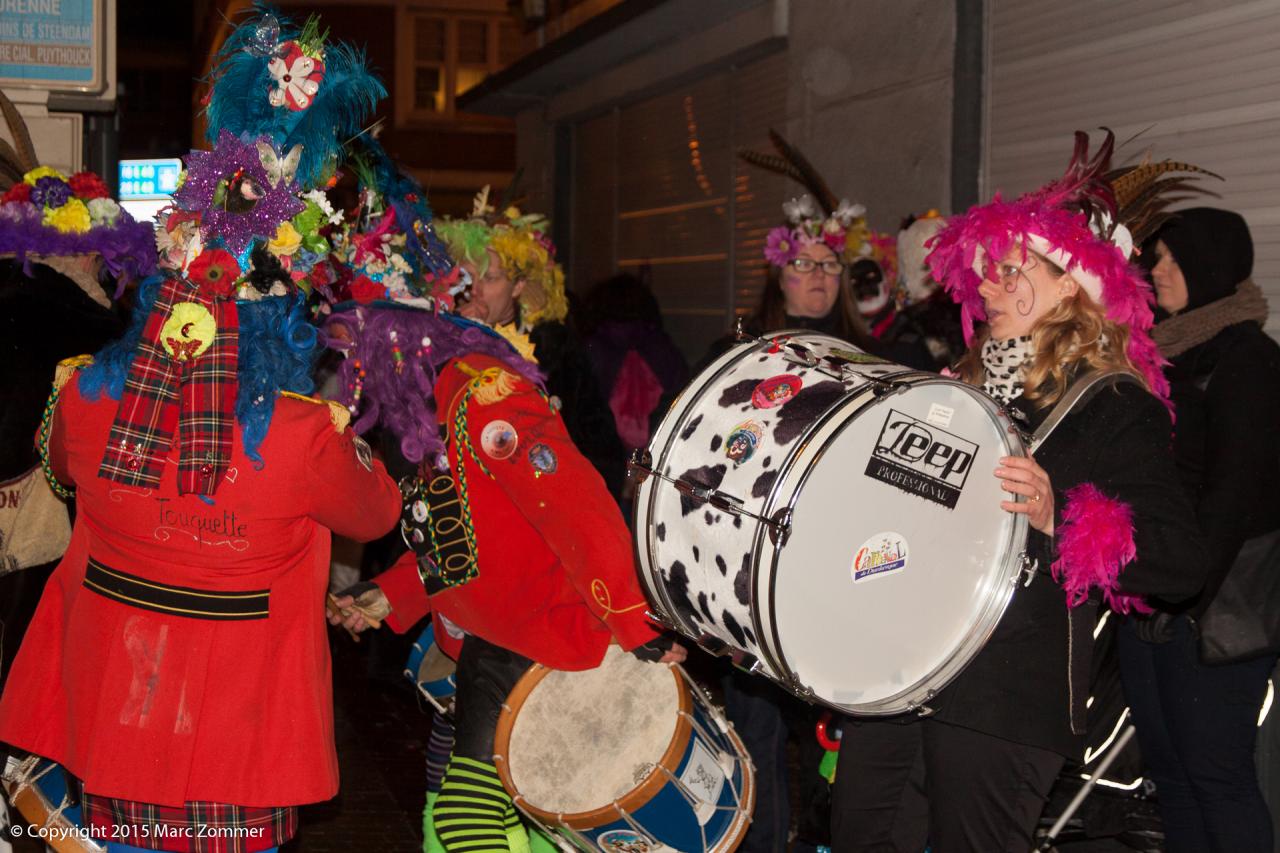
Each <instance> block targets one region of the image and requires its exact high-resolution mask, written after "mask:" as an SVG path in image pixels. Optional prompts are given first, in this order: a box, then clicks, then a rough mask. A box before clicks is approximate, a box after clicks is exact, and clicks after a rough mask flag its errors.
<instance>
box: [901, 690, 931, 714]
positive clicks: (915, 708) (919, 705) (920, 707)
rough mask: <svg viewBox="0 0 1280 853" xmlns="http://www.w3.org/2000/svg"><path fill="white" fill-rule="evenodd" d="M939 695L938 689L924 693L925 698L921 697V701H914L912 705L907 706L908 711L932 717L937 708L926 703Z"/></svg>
mask: <svg viewBox="0 0 1280 853" xmlns="http://www.w3.org/2000/svg"><path fill="white" fill-rule="evenodd" d="M937 695H938V691H936V690H930V691H928V692H927V693H925V694H924V698H923V699H921V700H920V701H919V702H912V703H911V704H910V705H908V706H907V713H908V714H917V715H919V716H921V717H932V716H933V714H934V711H935V710H936V709H935V708H931V707H929V706H928V705H926V704H925V703H926V702H929V701H931V700H932V699H933V697H935V696H937Z"/></svg>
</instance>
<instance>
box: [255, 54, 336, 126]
mask: <svg viewBox="0 0 1280 853" xmlns="http://www.w3.org/2000/svg"><path fill="white" fill-rule="evenodd" d="M267 70H268V71H269V72H271V77H272V78H273V79H274V80H275V81H276V88H275V89H273V90H272V92H271V94H270V96H269V100H270V101H271V106H273V107H284V106H287V107H288V108H289V109H291V110H293V111H295V112H301V111H302V110H305V109H306V108H307V107H309V106H311V101H312V99H313V98H315V95H316V92H318V91H320V83H321V82H322V81H323V80H324V63H323V62H322V61H321V60H319V59H316V58H315V57H312V56H308V55H307V54H306V53H304V52H303V50H302V48H301V47H300V46H299V45H298V43H297V42H296V41H287V42H285V43H284V44H282V45H280V53H278V54H277V55H276V56H275V57H274V58H273V59H272V60H271V62H270V63H269V64H268V65H267Z"/></svg>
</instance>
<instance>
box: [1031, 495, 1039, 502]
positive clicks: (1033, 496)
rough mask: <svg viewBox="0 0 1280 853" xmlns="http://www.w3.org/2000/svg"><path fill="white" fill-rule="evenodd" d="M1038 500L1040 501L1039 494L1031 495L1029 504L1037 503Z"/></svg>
mask: <svg viewBox="0 0 1280 853" xmlns="http://www.w3.org/2000/svg"><path fill="white" fill-rule="evenodd" d="M1039 500H1040V493H1039V492H1036V493H1035V494H1034V495H1032V496H1031V502H1032V503H1036V502H1037V501H1039Z"/></svg>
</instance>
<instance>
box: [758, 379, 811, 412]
mask: <svg viewBox="0 0 1280 853" xmlns="http://www.w3.org/2000/svg"><path fill="white" fill-rule="evenodd" d="M802 385H804V380H803V379H801V378H800V377H799V376H793V375H792V374H790V373H783V374H782V375H780V376H774V377H772V378H769V379H766V380H764V381H763V382H761V383H760V384H759V385H757V386H756V390H755V391H753V392H751V405H753V406H755V407H756V408H757V409H773V408H777V407H778V406H781V405H782V404H783V403H785V402H787V401H788V400H790V399H791V398H792V397H794V396H795V395H796V394H797V393H799V391H800V387H801V386H802Z"/></svg>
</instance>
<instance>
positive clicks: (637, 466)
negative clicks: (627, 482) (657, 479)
mask: <svg viewBox="0 0 1280 853" xmlns="http://www.w3.org/2000/svg"><path fill="white" fill-rule="evenodd" d="M652 473H653V456H651V455H650V454H649V451H647V450H644V449H642V448H636V449H635V450H633V451H631V458H630V459H629V460H627V477H629V478H631V479H634V480H635V481H636V482H637V483H643V482H644V481H645V480H647V479H649V475H650V474H652Z"/></svg>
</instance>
